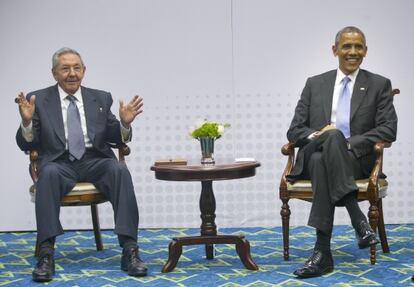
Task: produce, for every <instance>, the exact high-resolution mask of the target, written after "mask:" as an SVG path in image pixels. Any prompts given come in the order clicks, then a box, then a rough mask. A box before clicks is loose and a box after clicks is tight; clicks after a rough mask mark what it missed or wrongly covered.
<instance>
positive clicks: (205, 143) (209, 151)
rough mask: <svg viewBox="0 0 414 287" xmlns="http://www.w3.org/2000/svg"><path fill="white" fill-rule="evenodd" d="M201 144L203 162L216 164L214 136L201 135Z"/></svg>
mask: <svg viewBox="0 0 414 287" xmlns="http://www.w3.org/2000/svg"><path fill="white" fill-rule="evenodd" d="M198 140H199V141H200V146H201V164H215V161H214V141H215V140H216V138H214V137H199V138H198Z"/></svg>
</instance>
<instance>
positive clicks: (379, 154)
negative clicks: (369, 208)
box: [367, 142, 391, 200]
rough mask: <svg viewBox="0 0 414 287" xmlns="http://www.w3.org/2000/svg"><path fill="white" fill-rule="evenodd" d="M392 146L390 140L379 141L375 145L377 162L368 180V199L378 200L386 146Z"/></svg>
mask: <svg viewBox="0 0 414 287" xmlns="http://www.w3.org/2000/svg"><path fill="white" fill-rule="evenodd" d="M389 147H391V143H389V142H378V143H376V144H375V145H374V154H375V163H374V167H373V168H372V170H371V174H370V176H369V182H368V188H367V193H368V199H369V200H376V199H377V198H378V188H377V187H378V179H379V176H380V175H381V172H382V164H383V155H384V148H389Z"/></svg>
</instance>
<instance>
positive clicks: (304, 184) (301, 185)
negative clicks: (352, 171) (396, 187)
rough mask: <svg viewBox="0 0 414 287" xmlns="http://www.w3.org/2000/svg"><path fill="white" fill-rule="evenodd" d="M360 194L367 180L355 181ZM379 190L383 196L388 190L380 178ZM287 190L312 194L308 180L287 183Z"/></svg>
mask: <svg viewBox="0 0 414 287" xmlns="http://www.w3.org/2000/svg"><path fill="white" fill-rule="evenodd" d="M355 182H356V184H357V186H358V188H359V191H360V192H366V191H367V188H368V182H369V179H368V178H364V179H359V180H356V181H355ZM378 184H379V188H378V191H379V193H380V194H385V193H386V191H387V188H388V182H387V181H386V180H385V179H383V178H381V179H379V180H378ZM287 189H288V190H289V191H302V192H306V191H308V192H312V184H311V181H310V180H298V181H296V182H295V183H293V184H292V183H289V182H288V183H287Z"/></svg>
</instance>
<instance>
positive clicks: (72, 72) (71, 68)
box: [69, 67, 76, 76]
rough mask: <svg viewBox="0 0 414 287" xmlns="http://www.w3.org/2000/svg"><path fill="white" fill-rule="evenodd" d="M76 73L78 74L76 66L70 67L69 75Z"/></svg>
mask: <svg viewBox="0 0 414 287" xmlns="http://www.w3.org/2000/svg"><path fill="white" fill-rule="evenodd" d="M74 75H76V72H75V68H74V67H70V68H69V76H74Z"/></svg>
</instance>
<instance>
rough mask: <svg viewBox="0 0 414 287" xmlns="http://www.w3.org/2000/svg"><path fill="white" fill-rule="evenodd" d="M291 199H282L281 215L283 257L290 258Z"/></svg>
mask: <svg viewBox="0 0 414 287" xmlns="http://www.w3.org/2000/svg"><path fill="white" fill-rule="evenodd" d="M288 201H289V199H282V202H283V204H282V209H281V210H280V215H281V216H282V231H283V258H284V259H285V260H288V259H289V219H290V208H289V204H288Z"/></svg>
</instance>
